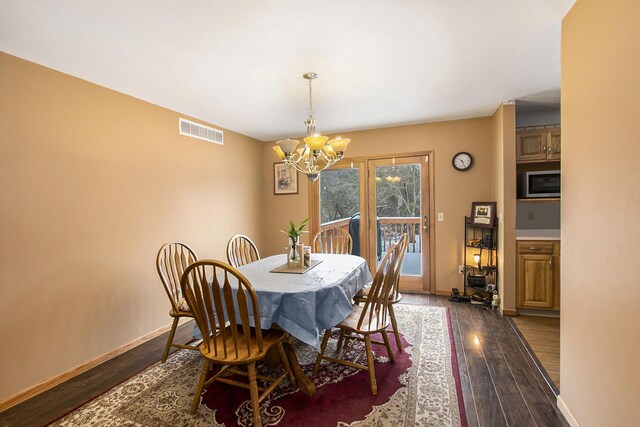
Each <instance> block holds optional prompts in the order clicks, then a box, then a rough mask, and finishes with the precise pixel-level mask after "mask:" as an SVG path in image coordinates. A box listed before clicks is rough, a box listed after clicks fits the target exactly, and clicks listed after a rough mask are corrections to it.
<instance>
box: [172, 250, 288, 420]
mask: <svg viewBox="0 0 640 427" xmlns="http://www.w3.org/2000/svg"><path fill="white" fill-rule="evenodd" d="M181 288H182V293H183V294H184V296H185V298H186V299H187V302H188V303H189V306H190V307H192V309H193V315H194V317H195V319H196V323H197V325H198V327H199V328H200V331H202V337H203V342H202V344H201V345H200V352H201V353H202V355H203V356H204V365H203V367H202V371H201V373H200V378H199V380H198V385H197V387H196V392H195V397H194V399H193V402H192V404H191V414H195V413H196V410H197V409H198V403H199V401H200V395H201V393H202V390H203V388H204V387H205V386H207V385H209V384H211V383H212V382H213V381H219V382H222V383H225V384H229V385H233V386H238V387H243V388H248V389H249V392H250V395H251V403H252V405H253V425H254V426H261V425H262V421H261V419H260V402H262V401H263V400H264V398H265V397H266V396H267V395H268V394H269V393H271V392H272V391H273V390H274V389H275V388H276V386H277V385H278V384H279V383H280V382H281V381H282V380H283V379H284V378H285V377H287V376H289V380H290V381H291V383H292V384H295V380H294V377H293V374H292V372H291V368H290V366H289V361H288V359H287V356H286V354H285V352H284V348H283V346H282V343H283V341H284V340H286V339H287V338H288V335H287V333H286V332H284V331H282V330H280V329H269V330H264V331H263V330H262V329H261V328H260V325H259V324H258V325H256V327H251V326H250V324H251V319H254V321H256V322H259V319H260V308H259V306H258V297H257V296H256V292H255V290H254V289H253V286H252V285H251V283H250V282H249V280H247V278H246V277H244V276H243V275H242V273H240V272H239V271H238V270H236V269H235V268H234V267H232V266H230V265H228V264H226V263H224V262H221V261H214V260H202V261H198V262H196V263H194V264H192V265H190V266H189V267H187V269H186V270H185V272H184V274H183V275H182V280H181ZM217 325H224V326H223V327H219V326H217ZM272 347H275V348H276V349H277V353H278V355H279V356H280V359H281V361H282V364H283V366H284V368H285V371H284V373H282V374H281V375H279V376H277V377H275V378H272V377H267V376H262V375H260V376H258V375H257V374H256V366H255V365H256V362H257V361H259V360H261V359H263V358H265V356H266V354H267V351H268V350H269V349H270V348H272ZM212 364H216V365H221V369H220V370H219V371H217V372H216V373H215V374H214V375H213V376H212V377H211V378H210V379H208V380H207V375H208V373H209V368H210V367H211V365H212ZM238 367H246V370H241V369H238ZM230 375H234V376H243V377H247V378H248V381H246V382H244V381H239V380H238V379H236V378H229V376H230ZM257 378H259V379H260V380H262V381H265V382H266V383H270V384H269V385H268V386H267V387H266V388H265V389H262V388H260V389H259V388H258V384H257ZM259 391H262V394H258V392H259Z"/></svg>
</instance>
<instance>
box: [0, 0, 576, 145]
mask: <svg viewBox="0 0 640 427" xmlns="http://www.w3.org/2000/svg"><path fill="white" fill-rule="evenodd" d="M574 2H575V0H488V1H478V0H446V1H443V0H401V1H392V0H386V1H383V0H375V1H373V0H369V1H365V0H350V1H344V0H342V1H336V0H329V1H326V0H325V1H319V2H315V3H314V2H300V1H293V0H280V1H276V0H272V1H265V0H250V1H247V0H244V1H229V0H226V1H225V0H192V1H177V0H175V1H168V0H135V1H134V0H111V1H105V0H101V1H98V0H56V1H51V0H25V1H15V0H0V49H1V50H3V51H5V52H7V53H10V54H12V55H16V56H19V57H21V58H25V59H28V60H30V61H34V62H37V63H39V64H43V65H45V66H47V67H51V68H53V69H56V70H60V71H62V72H65V73H68V74H71V75H74V76H77V77H80V78H83V79H86V80H89V81H91V82H95V83H97V84H100V85H103V86H106V87H109V88H112V89H115V90H117V91H120V92H124V93H126V94H129V95H132V96H135V97H137V98H140V99H143V100H146V101H149V102H152V103H154V104H158V105H161V106H164V107H167V108H170V109H173V110H176V111H179V112H181V113H183V114H188V115H191V116H194V117H196V118H198V119H201V120H205V121H208V122H212V123H214V124H216V125H218V126H221V127H225V128H228V129H231V130H234V131H237V132H240V133H243V134H246V135H249V136H252V137H255V138H258V139H261V140H271V139H277V138H282V137H287V136H293V135H300V134H303V133H304V125H303V123H302V122H303V121H304V120H305V118H306V113H307V107H308V99H307V90H308V87H307V82H306V80H304V79H302V74H303V73H305V72H307V71H315V72H317V73H318V74H319V75H320V77H319V78H318V79H317V80H315V81H314V84H313V89H314V110H315V116H316V119H317V121H318V130H319V131H321V132H324V133H335V132H343V131H349V130H356V129H366V128H373V127H383V126H390V125H398V124H409V123H420V122H429V121H439V120H446V119H455V118H465V117H477V116H484V115H489V114H491V113H492V112H493V111H494V110H495V109H496V107H497V106H498V105H499V104H500V103H501V102H503V101H508V100H512V99H516V98H521V97H525V96H528V95H532V94H538V93H547V92H554V91H555V92H556V93H557V91H558V89H559V87H560V24H561V19H562V17H563V16H564V15H565V13H566V12H567V11H568V10H569V8H570V7H571V6H572V5H573V3H574Z"/></svg>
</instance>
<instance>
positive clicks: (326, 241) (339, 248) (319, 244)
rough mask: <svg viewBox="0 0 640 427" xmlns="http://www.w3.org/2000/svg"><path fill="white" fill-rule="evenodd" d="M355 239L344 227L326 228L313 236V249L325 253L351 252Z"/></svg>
mask: <svg viewBox="0 0 640 427" xmlns="http://www.w3.org/2000/svg"><path fill="white" fill-rule="evenodd" d="M352 247H353V240H352V239H351V236H350V235H349V233H347V232H346V231H344V230H343V229H342V228H337V227H334V228H325V229H324V230H320V232H319V233H318V234H316V235H315V237H314V238H313V251H314V252H315V253H323V254H351V249H352Z"/></svg>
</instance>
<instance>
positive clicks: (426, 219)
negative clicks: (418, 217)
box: [422, 214, 429, 233]
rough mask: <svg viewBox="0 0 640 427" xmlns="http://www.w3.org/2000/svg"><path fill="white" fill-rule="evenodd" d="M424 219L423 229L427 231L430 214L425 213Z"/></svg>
mask: <svg viewBox="0 0 640 427" xmlns="http://www.w3.org/2000/svg"><path fill="white" fill-rule="evenodd" d="M423 221H424V223H423V224H422V229H423V230H424V232H425V233H426V232H427V231H428V230H429V214H424V217H423Z"/></svg>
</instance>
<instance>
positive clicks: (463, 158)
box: [451, 151, 473, 171]
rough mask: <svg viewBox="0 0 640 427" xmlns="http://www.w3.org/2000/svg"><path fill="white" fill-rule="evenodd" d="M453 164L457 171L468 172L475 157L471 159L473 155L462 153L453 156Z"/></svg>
mask: <svg viewBox="0 0 640 427" xmlns="http://www.w3.org/2000/svg"><path fill="white" fill-rule="evenodd" d="M451 164H452V165H453V167H454V169H456V170H459V171H466V170H467V169H469V168H470V167H471V165H472V164H473V157H471V154H469V153H467V152H465V151H461V152H459V153H457V154H456V155H455V156H453V159H451Z"/></svg>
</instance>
